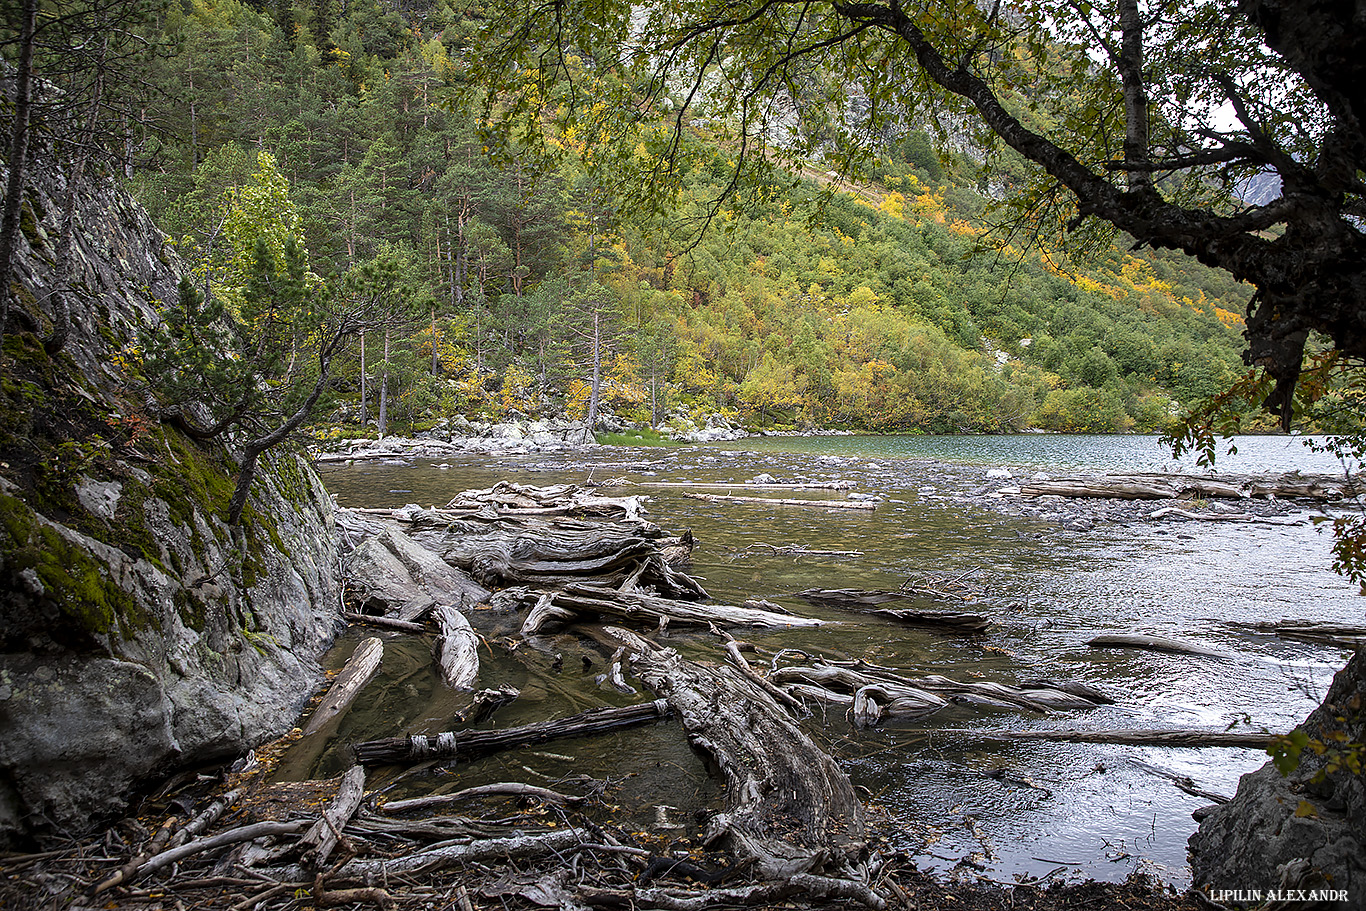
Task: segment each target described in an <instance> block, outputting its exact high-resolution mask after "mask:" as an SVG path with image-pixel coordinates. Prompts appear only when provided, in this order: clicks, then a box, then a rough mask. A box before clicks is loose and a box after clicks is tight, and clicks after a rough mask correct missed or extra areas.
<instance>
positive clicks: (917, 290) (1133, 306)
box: [126, 0, 1250, 433]
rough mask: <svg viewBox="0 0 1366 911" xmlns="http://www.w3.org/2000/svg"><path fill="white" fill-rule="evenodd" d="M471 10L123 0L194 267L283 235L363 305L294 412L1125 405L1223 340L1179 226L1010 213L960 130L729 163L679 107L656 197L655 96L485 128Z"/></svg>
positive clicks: (1147, 396)
mask: <svg viewBox="0 0 1366 911" xmlns="http://www.w3.org/2000/svg"><path fill="white" fill-rule="evenodd" d="M477 23H478V19H477V9H475V8H466V7H462V8H461V9H460V10H459V11H456V10H454V9H453V8H452V7H451V6H450V5H448V4H447V3H446V2H444V0H442V2H437V3H434V4H428V3H422V2H409V3H398V2H389V0H350V2H347V3H339V2H336V0H306V2H297V3H294V4H290V3H288V2H281V3H261V4H253V3H246V2H240V0H184V2H182V3H179V4H173V5H172V8H171V9H170V10H169V11H168V12H165V11H163V12H159V13H158V14H157V16H156V18H155V19H154V21H151V22H149V23H148V24H147V26H146V28H147V30H148V33H149V34H152V35H154V36H155V39H156V43H157V45H158V51H157V53H155V54H154V55H152V56H151V57H150V60H149V62H148V64H147V67H146V69H145V71H144V72H142V73H141V74H140V78H141V79H143V80H144V85H143V89H144V91H143V94H142V97H143V99H144V100H143V101H142V102H141V103H140V104H139V105H138V106H137V108H136V110H135V111H134V112H133V114H132V118H131V119H130V120H129V121H128V123H129V126H128V134H129V135H130V137H132V139H133V140H134V141H130V142H129V143H128V144H127V146H126V149H127V152H126V154H127V161H126V171H127V173H128V174H129V175H131V177H130V180H131V185H132V187H133V189H134V191H135V193H136V194H137V196H138V197H139V198H140V199H141V201H142V202H143V203H144V204H145V205H146V206H147V207H148V208H149V210H150V211H151V212H152V214H153V216H154V217H155V218H156V220H157V221H158V223H159V224H160V225H161V226H162V227H163V229H164V230H166V231H167V232H168V233H169V234H170V235H171V237H172V239H173V242H174V244H175V245H176V247H177V248H178V250H179V252H180V254H181V255H182V256H183V257H184V258H185V260H186V261H187V262H188V263H189V264H191V266H192V267H193V268H194V270H195V274H196V275H197V276H198V278H197V284H198V285H199V287H200V288H201V289H202V290H201V297H205V296H206V297H207V298H208V299H209V300H211V301H212V300H221V301H223V302H225V304H226V305H227V308H228V309H229V310H230V311H234V312H238V313H240V312H241V307H242V305H243V301H244V300H245V299H246V297H247V296H248V295H247V289H248V288H249V286H250V285H251V282H252V273H253V270H255V269H256V268H257V267H258V266H259V265H260V263H261V262H268V263H272V264H274V265H273V266H267V267H266V268H267V271H269V269H270V268H274V269H275V270H276V271H277V272H279V273H280V274H284V272H285V260H286V256H285V248H286V246H287V245H290V244H293V245H296V246H297V249H298V250H299V251H301V253H302V254H303V255H304V256H306V260H305V262H304V264H303V265H304V266H305V272H306V277H305V278H303V279H302V280H303V281H304V282H305V283H306V284H309V285H310V286H312V287H316V288H318V289H326V291H325V292H324V291H323V290H319V292H318V294H320V295H321V294H323V293H326V294H328V295H331V296H333V297H337V296H347V295H349V296H350V297H351V299H352V300H355V299H356V298H357V296H364V295H369V296H370V299H372V300H373V301H375V302H377V304H378V309H379V311H382V315H383V318H382V319H380V320H371V321H370V322H369V323H367V324H366V325H367V327H368V328H367V329H366V331H365V332H364V333H363V335H362V336H361V338H360V342H361V344H355V345H352V346H351V349H350V350H348V351H347V352H345V353H344V354H343V355H341V356H340V357H339V359H338V362H337V365H336V367H335V369H334V371H333V381H332V383H331V384H330V389H329V391H328V393H327V397H326V398H325V399H324V400H323V402H322V403H321V405H320V407H319V409H318V411H317V414H319V415H321V416H323V417H325V418H327V419H328V420H329V421H331V422H333V423H336V424H341V425H347V424H349V425H353V426H351V427H350V428H348V430H347V432H352V431H354V430H355V429H356V427H355V426H354V425H359V424H361V423H362V422H363V423H364V424H366V425H368V426H370V428H371V430H372V431H378V432H382V433H394V432H400V433H402V432H411V431H414V430H420V429H422V428H424V427H427V426H431V425H432V424H433V423H434V422H436V421H439V420H441V419H443V418H447V419H448V418H451V417H453V416H455V415H458V414H460V415H466V416H468V417H472V418H475V417H482V418H494V417H503V416H506V415H508V414H510V413H520V414H524V415H531V414H542V415H547V416H548V415H550V414H557V413H560V412H568V413H569V414H571V415H574V416H579V417H582V416H583V415H585V413H586V412H587V411H588V409H589V407H590V400H591V399H593V391H594V387H595V386H596V388H597V390H598V392H599V398H600V401H601V407H602V409H604V410H606V411H610V413H612V414H614V415H615V416H616V417H617V418H618V419H621V420H624V421H629V422H635V423H641V424H644V423H650V424H659V423H661V422H662V421H664V420H665V418H666V417H667V415H668V414H670V413H671V412H672V413H677V412H678V410H679V409H683V410H684V411H687V412H689V413H692V414H694V415H700V414H705V413H711V412H720V413H723V414H726V415H729V416H732V417H734V418H736V419H738V420H740V421H742V422H743V423H744V424H745V425H746V426H748V427H750V428H751V429H767V428H776V429H788V428H790V429H802V428H809V427H843V428H850V429H862V430H872V431H889V432H930V433H954V432H1003V431H1018V430H1022V429H1027V428H1041V429H1048V430H1061V431H1141V432H1146V431H1157V430H1162V429H1164V428H1165V427H1167V426H1168V425H1169V424H1170V422H1171V421H1172V420H1173V418H1174V417H1176V416H1178V415H1180V414H1181V413H1182V412H1183V411H1184V409H1186V408H1188V407H1190V406H1192V405H1194V404H1196V403H1197V402H1199V401H1200V400H1202V399H1203V398H1206V397H1208V396H1211V395H1213V394H1215V393H1217V392H1219V391H1221V390H1222V389H1225V388H1227V387H1228V386H1229V385H1230V384H1231V383H1232V382H1233V381H1234V380H1235V379H1236V378H1237V377H1238V376H1240V375H1241V374H1242V372H1243V371H1244V369H1245V368H1243V366H1242V363H1241V360H1240V352H1241V350H1242V347H1243V341H1242V337H1241V331H1242V328H1243V319H1244V315H1245V313H1246V309H1245V308H1246V304H1247V300H1248V298H1249V296H1250V295H1249V292H1248V290H1247V289H1246V287H1245V286H1242V285H1239V284H1238V283H1236V282H1234V281H1233V280H1232V279H1230V278H1229V277H1228V276H1227V274H1226V273H1223V272H1218V271H1214V270H1210V269H1206V268H1204V267H1202V266H1200V265H1198V264H1197V263H1195V262H1194V261H1193V260H1191V259H1188V258H1185V257H1182V256H1179V255H1177V254H1171V253H1153V252H1152V251H1144V252H1143V253H1136V252H1129V251H1128V250H1127V248H1126V247H1125V246H1123V245H1122V243H1121V245H1115V244H1111V243H1109V242H1106V243H1105V244H1104V245H1103V246H1102V247H1101V248H1099V249H1094V250H1092V251H1091V252H1090V253H1089V255H1087V256H1086V257H1084V258H1083V257H1078V258H1073V257H1070V256H1069V255H1068V254H1067V253H1066V252H1064V251H1062V250H1053V249H1049V248H1047V247H1042V248H1041V247H1040V246H1039V245H1037V244H1025V243H1024V242H1023V241H1020V240H1017V239H1015V238H1013V237H1012V236H1011V234H1010V231H1009V227H1008V226H1007V227H1005V228H1001V227H999V225H1000V224H1001V223H1003V222H1004V221H1005V220H1006V219H1007V218H1008V213H1007V212H1005V211H1004V210H1003V209H1001V208H1000V207H998V206H996V205H995V204H993V201H992V200H993V197H998V196H1001V195H1002V194H1003V192H1004V189H1005V188H1008V187H1009V186H1011V185H1012V184H1013V183H1015V182H1019V181H1021V180H1023V177H1022V174H1021V166H1020V165H1019V164H1018V163H1017V162H1015V161H1012V160H1011V159H1010V158H1008V157H1001V156H994V157H992V158H991V160H990V161H987V162H984V161H982V160H981V159H982V156H981V155H980V154H979V153H977V152H975V151H974V149H973V147H972V145H971V143H970V142H967V141H958V142H956V143H955V141H954V140H953V138H952V137H949V141H948V143H947V144H943V143H938V142H935V141H934V140H933V139H932V138H931V136H930V135H929V134H928V132H927V131H926V130H922V129H914V128H912V127H910V126H908V127H907V128H906V130H905V131H904V132H903V133H901V134H899V135H887V136H885V137H882V138H881V139H880V140H879V142H878V143H877V146H876V148H875V153H876V154H875V155H874V156H872V157H871V158H870V159H869V160H868V161H867V162H866V163H865V166H864V167H862V168H861V169H860V170H859V171H858V172H854V173H847V174H845V173H843V172H842V170H841V173H840V174H837V172H836V169H837V165H835V164H833V163H831V162H825V161H816V160H811V161H809V162H808V163H807V164H806V166H804V167H801V168H800V169H799V171H798V172H796V173H793V172H790V171H784V170H781V169H775V170H774V171H772V172H771V174H770V178H769V179H768V180H766V181H763V182H755V181H750V182H746V183H744V184H742V185H740V186H738V187H730V186H729V185H728V182H729V181H730V180H731V168H730V167H729V165H730V160H731V158H732V157H733V154H734V152H733V147H732V146H730V145H728V144H727V141H726V138H725V130H724V124H719V123H717V122H714V121H710V120H708V119H707V118H706V117H703V116H700V115H698V114H697V113H696V112H690V114H689V117H690V118H691V119H690V120H689V122H688V123H687V125H686V126H687V129H686V131H685V133H684V135H685V136H686V138H687V146H686V148H685V149H683V150H682V152H683V154H684V155H685V156H686V160H687V162H688V172H687V180H686V185H685V187H684V191H683V193H682V195H681V196H680V197H679V198H676V199H673V200H671V201H670V204H669V205H667V206H660V205H657V204H654V205H652V204H650V203H651V202H652V201H651V200H649V199H646V198H644V197H642V195H641V194H640V193H639V192H637V191H636V190H635V189H633V188H632V187H631V186H630V176H629V175H630V174H631V173H633V172H635V171H639V170H640V166H639V163H640V162H639V160H640V159H641V158H643V157H645V156H647V155H649V154H650V153H649V152H648V151H647V140H648V139H649V134H650V133H651V131H652V130H656V131H657V130H658V129H661V128H662V127H661V124H662V123H664V122H666V121H667V119H668V117H669V116H670V113H669V110H668V109H667V108H668V106H669V105H668V103H667V99H665V103H664V104H663V105H660V106H659V107H660V109H659V110H656V111H654V112H653V114H654V115H655V116H657V117H658V122H657V123H652V122H649V121H648V119H647V120H643V121H642V122H641V125H640V131H641V142H640V143H639V144H638V145H637V146H636V147H635V148H634V149H632V148H629V147H622V146H621V144H620V143H617V144H616V145H615V146H613V147H611V148H606V147H603V146H600V145H597V144H594V143H593V142H591V141H589V140H592V139H593V137H592V136H591V135H588V134H589V133H591V131H592V130H593V128H594V127H593V126H592V123H593V120H592V117H591V113H592V112H591V109H589V110H588V111H587V112H586V116H584V117H583V118H582V119H580V120H578V121H577V126H574V127H564V126H563V125H562V123H563V121H562V120H557V118H555V117H554V116H553V114H554V113H555V111H556V110H557V109H561V106H563V105H565V104H568V102H569V99H568V98H567V97H560V95H561V93H562V90H561V87H557V86H546V87H544V90H543V92H542V97H540V99H539V100H540V103H541V104H540V109H539V110H538V111H536V112H534V114H533V115H531V116H530V117H528V118H527V120H526V123H527V128H526V130H525V131H524V132H523V133H522V134H521V135H520V136H518V135H516V134H514V135H512V136H511V137H509V136H508V135H506V134H500V135H498V136H497V138H495V136H494V134H493V133H491V132H490V131H489V130H487V129H485V128H484V127H485V125H486V124H487V123H488V119H489V118H488V115H489V112H490V111H492V110H496V109H497V108H498V106H499V104H500V103H501V102H500V99H499V98H498V97H493V96H490V95H489V94H488V93H487V92H484V91H481V90H479V89H477V88H476V87H472V85H471V81H472V80H471V79H470V78H469V73H470V61H471V60H473V59H475V58H477V55H478V52H479V48H477V47H474V46H472V45H471V43H470V41H469V38H468V36H469V35H470V34H472V29H473V27H474V25H475V24H477ZM571 63H572V61H571ZM585 85H587V86H589V88H590V89H591V79H590V78H589V77H587V76H586V77H585V80H584V82H583V83H582V84H579V85H576V86H574V87H572V88H573V90H574V91H583V90H584V87H585ZM569 90H570V89H569V88H564V89H563V93H567V92H568V91H569ZM500 113H503V114H506V113H507V112H506V110H504V111H501V112H500ZM633 159H634V161H633ZM727 190H729V193H728V194H727V193H726V191H727ZM655 202H657V201H655ZM993 226H997V227H995V228H993ZM262 245H264V247H265V248H266V249H267V250H268V251H269V252H270V253H271V255H270V256H269V257H267V258H266V259H264V260H258V247H259V246H262ZM377 276H382V278H377ZM167 304H168V312H172V313H174V311H175V310H176V307H175V306H174V304H175V302H167ZM292 331H293V332H294V335H293V336H289V335H287V334H286V335H280V336H279V337H278V338H276V339H275V340H274V342H273V344H277V345H279V346H282V351H283V352H284V356H283V357H281V358H279V361H280V364H278V365H277V366H276V367H275V368H274V369H275V370H276V371H277V373H278V374H279V375H280V376H282V377H284V376H290V377H292V376H294V375H295V374H297V373H299V372H301V371H306V370H307V369H310V368H309V366H308V365H307V364H306V363H303V361H304V360H305V359H302V358H291V357H289V351H291V350H294V349H296V348H299V346H301V345H302V344H303V343H304V342H305V341H307V340H306V339H305V338H304V337H303V336H304V335H305V334H306V333H307V332H309V331H310V330H309V329H308V328H307V320H302V321H299V324H298V326H297V327H296V328H295V329H293V330H292ZM296 361H298V363H296Z"/></svg>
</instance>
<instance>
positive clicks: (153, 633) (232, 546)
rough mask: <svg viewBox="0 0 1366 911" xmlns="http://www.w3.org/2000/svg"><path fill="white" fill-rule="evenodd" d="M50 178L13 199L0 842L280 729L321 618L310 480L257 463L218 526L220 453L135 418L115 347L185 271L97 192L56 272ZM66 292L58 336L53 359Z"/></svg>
mask: <svg viewBox="0 0 1366 911" xmlns="http://www.w3.org/2000/svg"><path fill="white" fill-rule="evenodd" d="M40 157H41V156H40ZM64 186H65V185H64V179H63V177H62V175H61V174H60V173H59V172H57V171H55V170H49V171H46V172H41V171H40V172H39V173H37V174H35V175H34V178H33V180H32V182H31V185H30V187H29V188H28V189H27V190H26V192H25V197H24V200H23V207H24V208H23V211H24V217H23V239H22V240H21V249H20V260H21V261H20V263H19V265H18V269H17V271H16V274H15V276H14V277H13V278H12V282H11V287H12V289H13V291H14V294H15V297H16V299H17V300H16V302H15V303H14V304H13V305H12V306H13V307H17V308H18V309H19V311H20V312H19V313H17V314H16V315H14V316H12V317H11V320H10V325H9V331H8V332H7V334H6V337H5V342H4V349H3V358H4V371H3V380H2V381H0V386H2V388H0V844H3V843H5V842H16V841H20V840H23V839H24V838H26V837H28V836H31V835H34V834H41V833H43V832H45V831H53V830H79V829H82V828H85V827H88V826H90V825H93V824H94V823H97V822H99V821H100V820H101V819H103V818H106V817H108V816H110V815H112V814H114V813H117V812H119V811H120V810H122V809H123V808H125V807H126V806H127V804H128V801H129V799H130V797H131V795H133V794H134V793H135V792H136V789H137V788H138V787H139V786H141V785H143V784H145V783H147V782H149V781H151V780H153V779H155V778H156V777H158V776H161V775H164V774H166V773H168V772H171V771H174V770H175V769H176V768H178V767H182V766H187V765H192V764H196V763H201V762H205V761H209V760H212V759H216V758H222V757H227V756H230V755H232V754H235V753H237V752H240V751H243V750H245V749H246V748H248V747H250V746H252V745H254V744H256V743H259V742H261V741H262V740H264V739H267V738H269V737H271V736H273V735H275V734H277V733H279V732H281V731H283V730H285V729H287V728H288V727H289V726H290V725H291V724H292V723H293V720H294V718H295V717H296V715H297V713H298V710H299V708H300V707H301V706H302V704H303V702H304V701H305V700H306V699H307V697H308V695H309V693H310V692H311V691H312V690H313V689H314V687H315V686H316V684H317V683H318V682H319V678H320V671H319V667H318V665H317V660H316V659H317V658H318V656H319V655H320V654H321V652H322V650H323V649H324V648H325V647H326V646H327V645H328V644H329V643H330V641H331V638H332V636H333V634H334V632H335V630H336V629H337V624H338V594H337V588H336V573H335V569H336V565H337V553H336V545H335V541H334V539H333V533H332V522H331V509H332V507H331V501H330V499H329V497H328V496H327V494H326V492H325V491H324V490H323V489H322V487H321V485H320V484H319V482H318V480H317V477H316V476H315V475H314V474H313V472H312V470H311V468H310V467H309V466H308V465H307V464H306V463H304V462H302V461H301V460H299V459H297V458H295V457H294V456H292V455H280V456H277V457H275V458H273V459H271V460H268V463H267V464H263V465H262V471H261V472H260V473H259V474H258V479H257V482H256V484H255V486H254V488H253V497H252V500H251V503H250V505H249V507H248V509H247V514H246V515H245V516H244V520H243V523H242V525H241V526H239V527H237V528H230V527H229V526H228V525H227V524H226V522H225V521H224V518H225V516H226V514H227V504H228V499H229V498H230V496H231V494H232V487H233V485H232V478H233V472H234V465H233V462H232V460H231V458H230V455H229V453H228V452H227V451H225V450H224V449H222V448H221V447H218V448H206V447H204V446H203V445H201V444H197V443H195V442H193V441H191V440H189V439H187V438H185V437H183V436H181V435H180V434H179V433H177V432H175V431H173V430H170V429H169V428H166V427H164V426H162V425H160V424H159V423H157V422H156V420H155V419H154V418H152V417H150V416H149V415H148V413H147V412H146V410H145V408H144V393H143V392H142V391H141V389H140V386H139V384H138V383H137V382H136V376H135V366H134V364H133V363H132V362H133V361H134V360H135V359H134V358H131V357H130V352H131V351H132V350H133V348H134V347H135V346H136V345H137V342H138V338H139V330H140V327H142V326H144V325H146V324H147V323H148V322H149V321H150V320H152V319H154V307H153V304H154V302H155V301H156V300H165V301H174V300H175V292H176V287H175V286H176V282H177V280H178V278H179V275H180V273H181V271H182V270H183V264H181V263H180V262H179V261H178V259H177V257H176V256H175V254H174V251H173V250H172V249H171V248H170V247H169V246H168V245H167V243H166V239H165V238H164V236H163V235H162V234H161V232H160V231H158V230H157V229H156V227H155V226H154V225H153V224H152V223H151V221H150V219H149V218H148V217H147V215H146V213H145V212H144V211H143V210H142V209H141V208H140V207H139V206H137V205H136V204H135V203H134V202H133V201H132V200H131V199H130V198H129V197H128V196H126V195H125V194H123V193H122V192H121V191H119V190H118V189H117V188H115V187H114V186H113V185H112V184H102V185H99V186H95V187H92V188H91V189H89V190H88V191H86V192H84V193H83V194H82V196H81V199H80V205H79V208H78V214H77V223H76V233H75V252H74V256H73V259H74V262H75V265H74V269H73V270H72V275H71V276H70V281H69V282H66V283H63V282H61V281H60V279H59V277H58V276H57V275H56V274H55V273H56V263H55V257H56V249H55V248H56V244H57V238H58V236H59V232H60V228H61V226H60V225H59V224H58V223H57V219H58V216H59V213H60V199H61V196H62V193H63V190H64ZM63 288H66V289H67V290H66V292H65V293H66V294H67V300H68V301H69V302H70V306H71V312H72V333H71V339H70V342H69V344H68V345H67V347H66V349H65V350H64V351H62V352H61V353H59V354H57V355H55V356H49V355H48V354H47V353H46V352H45V351H44V349H43V346H42V344H41V341H40V339H41V337H43V336H44V335H45V334H47V333H48V332H50V329H51V322H52V319H53V314H54V313H55V312H56V311H55V309H54V306H53V305H54V302H55V294H57V293H62V289H63Z"/></svg>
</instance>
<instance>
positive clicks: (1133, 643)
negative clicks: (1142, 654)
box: [1086, 633, 1231, 658]
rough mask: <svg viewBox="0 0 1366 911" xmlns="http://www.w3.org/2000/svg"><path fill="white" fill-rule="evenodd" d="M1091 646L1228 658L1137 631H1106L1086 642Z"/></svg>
mask: <svg viewBox="0 0 1366 911" xmlns="http://www.w3.org/2000/svg"><path fill="white" fill-rule="evenodd" d="M1086 644H1087V645H1089V646H1091V647H1092V648H1136V649H1142V650H1144V651H1149V652H1168V653H1170V654H1173V655H1196V656H1198V657H1201V658H1229V657H1231V656H1230V655H1229V654H1228V653H1226V652H1221V651H1218V650H1216V649H1212V648H1206V647H1205V646H1203V645H1196V644H1195V643H1193V642H1182V641H1181V640H1180V639H1168V638H1165V637H1163V636H1146V635H1142V634H1139V633H1106V634H1104V635H1100V636H1096V637H1095V638H1093V639H1091V640H1090V641H1088V642H1087V643H1086Z"/></svg>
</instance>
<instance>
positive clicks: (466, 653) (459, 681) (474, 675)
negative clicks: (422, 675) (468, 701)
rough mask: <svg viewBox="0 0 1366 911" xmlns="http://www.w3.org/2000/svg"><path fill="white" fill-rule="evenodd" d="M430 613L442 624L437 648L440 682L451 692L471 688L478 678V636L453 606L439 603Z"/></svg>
mask: <svg viewBox="0 0 1366 911" xmlns="http://www.w3.org/2000/svg"><path fill="white" fill-rule="evenodd" d="M433 613H434V614H436V619H437V623H439V624H440V625H441V638H440V640H439V641H438V643H437V647H436V661H437V664H438V665H439V666H440V668H441V679H442V680H445V681H446V685H447V686H449V687H450V688H451V689H453V690H468V689H471V688H472V687H473V686H474V681H475V680H477V679H478V678H479V637H478V636H476V635H475V634H474V630H473V628H471V627H470V621H469V620H468V619H466V617H465V615H464V614H462V613H460V611H458V610H457V609H456V608H455V606H454V605H451V604H442V605H440V606H438V607H437V608H435V610H434V611H433Z"/></svg>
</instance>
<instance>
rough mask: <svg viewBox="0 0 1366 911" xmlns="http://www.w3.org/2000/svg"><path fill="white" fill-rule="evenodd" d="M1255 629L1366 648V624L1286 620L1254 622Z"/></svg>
mask: <svg viewBox="0 0 1366 911" xmlns="http://www.w3.org/2000/svg"><path fill="white" fill-rule="evenodd" d="M1252 628H1253V629H1255V630H1257V631H1258V632H1261V633H1272V634H1274V635H1276V636H1280V637H1281V638H1282V639H1294V640H1296V641H1298V642H1311V643H1313V644H1315V645H1331V646H1333V647H1334V648H1347V649H1358V648H1366V626H1351V625H1348V624H1343V623H1323V622H1317V621H1312V620H1286V621H1282V622H1279V623H1254V624H1253V626H1252Z"/></svg>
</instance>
